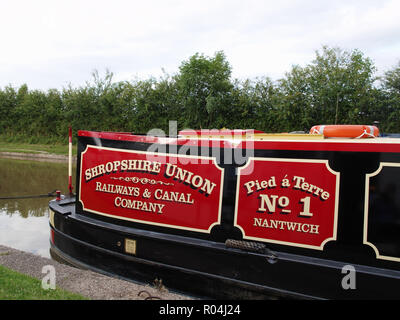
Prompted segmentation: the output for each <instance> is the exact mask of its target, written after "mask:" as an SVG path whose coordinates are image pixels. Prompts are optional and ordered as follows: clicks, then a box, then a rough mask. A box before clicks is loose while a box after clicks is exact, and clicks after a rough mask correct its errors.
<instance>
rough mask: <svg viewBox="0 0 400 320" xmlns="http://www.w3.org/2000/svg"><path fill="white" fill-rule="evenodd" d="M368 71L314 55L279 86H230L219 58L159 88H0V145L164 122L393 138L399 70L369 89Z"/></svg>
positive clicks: (196, 60) (200, 60) (361, 60)
mask: <svg viewBox="0 0 400 320" xmlns="http://www.w3.org/2000/svg"><path fill="white" fill-rule="evenodd" d="M375 71H376V68H375V67H374V66H373V64H372V62H371V60H370V59H369V58H365V57H364V56H363V54H362V53H361V52H360V51H359V50H354V51H352V52H346V51H343V50H341V49H338V48H328V47H326V46H325V47H323V48H322V51H321V52H318V51H317V52H316V58H315V60H313V61H312V62H311V63H310V64H308V65H306V66H305V67H301V66H293V67H292V69H291V71H290V72H288V73H286V74H285V77H284V78H282V79H280V80H278V81H276V82H273V81H272V80H271V79H270V78H268V77H261V78H257V79H254V80H249V79H245V80H238V79H232V78H231V66H230V64H229V63H228V62H227V60H226V57H225V55H224V53H223V52H217V53H216V54H215V55H214V56H213V57H207V56H204V55H201V54H198V53H196V54H195V55H194V56H192V57H190V58H189V59H188V60H186V61H184V62H183V63H182V64H181V66H180V68H179V71H178V73H177V74H175V75H166V74H165V75H164V76H163V77H161V78H160V79H154V78H150V79H147V80H134V81H131V82H113V81H112V78H113V74H112V73H111V72H109V71H107V72H106V74H105V76H104V78H101V77H100V76H99V74H98V73H97V72H94V73H93V74H92V77H93V78H92V81H91V82H88V83H86V85H85V86H83V87H78V88H73V87H72V86H68V87H67V88H63V89H62V90H61V91H59V90H56V89H50V90H48V91H47V92H43V91H39V90H29V88H28V86H27V85H22V86H21V87H20V88H13V87H12V86H7V87H5V88H3V89H0V135H1V136H2V139H8V140H12V141H21V142H31V143H39V142H40V143H57V142H61V143H65V139H66V135H67V132H68V127H69V126H72V128H73V130H74V132H76V131H77V130H80V129H83V130H98V131H100V130H104V131H128V132H135V133H146V132H148V131H149V130H150V129H153V128H160V129H162V130H164V132H168V129H169V127H168V124H169V122H168V121H169V120H175V121H177V123H178V130H179V129H183V128H193V129H198V128H222V127H227V128H243V129H245V128H253V129H258V130H263V131H266V132H280V131H292V130H308V129H309V128H310V127H311V126H312V125H315V124H328V123H335V122H337V123H365V124H369V123H372V122H373V121H379V122H380V127H381V129H382V130H383V131H385V132H400V121H399V115H400V93H399V90H398V83H399V81H400V80H399V76H400V72H399V67H398V66H397V67H396V68H394V69H393V70H392V71H387V72H386V73H385V75H384V77H383V78H382V79H380V80H382V81H381V83H382V85H381V86H380V87H377V86H375V85H374V83H375V81H376V80H377V78H376V77H375V75H374V74H375Z"/></svg>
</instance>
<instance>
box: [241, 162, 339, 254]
mask: <svg viewBox="0 0 400 320" xmlns="http://www.w3.org/2000/svg"><path fill="white" fill-rule="evenodd" d="M339 177H340V174H339V173H337V172H334V171H332V170H331V169H330V168H329V165H328V161H327V160H306V159H304V160H302V159H275V158H256V159H255V158H252V159H250V160H249V162H248V164H247V165H246V166H245V167H244V168H241V169H239V176H238V185H237V193H236V199H237V200H236V201H237V202H236V213H235V225H236V226H237V227H239V228H240V229H241V230H242V233H243V234H244V238H246V239H251V240H257V241H266V242H273V243H280V244H287V245H292V246H300V247H306V248H312V249H320V250H322V249H323V246H324V244H325V243H326V242H327V241H330V240H335V239H336V226H337V208H338V207H337V206H338V197H339Z"/></svg>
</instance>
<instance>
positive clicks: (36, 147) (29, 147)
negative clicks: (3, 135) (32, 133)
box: [0, 139, 77, 155]
mask: <svg viewBox="0 0 400 320" xmlns="http://www.w3.org/2000/svg"><path fill="white" fill-rule="evenodd" d="M0 152H21V153H43V152H47V153H51V154H58V155H68V145H62V144H30V143H23V142H7V141H4V140H2V139H0ZM76 153H77V147H76V145H74V146H72V154H73V155H76Z"/></svg>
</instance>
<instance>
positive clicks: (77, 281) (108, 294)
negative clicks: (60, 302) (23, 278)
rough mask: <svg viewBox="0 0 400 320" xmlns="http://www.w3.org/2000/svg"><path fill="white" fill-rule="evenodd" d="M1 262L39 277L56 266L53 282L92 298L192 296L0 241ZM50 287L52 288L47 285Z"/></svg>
mask: <svg viewBox="0 0 400 320" xmlns="http://www.w3.org/2000/svg"><path fill="white" fill-rule="evenodd" d="M0 265H3V266H5V267H7V268H9V269H12V270H15V271H17V272H19V273H23V274H27V275H29V276H31V277H34V278H37V279H39V280H42V279H43V278H44V276H45V275H46V273H42V270H43V267H44V266H47V265H51V266H53V267H54V268H55V275H56V286H58V287H59V288H62V289H64V290H67V291H70V292H74V293H78V294H81V295H83V296H85V297H88V298H90V299H93V300H145V299H148V300H149V299H161V300H191V299H192V298H191V297H188V296H185V295H180V294H176V293H172V292H169V291H168V290H167V288H164V287H161V288H155V287H151V286H149V285H141V284H137V283H133V282H130V281H125V280H121V279H117V278H113V277H108V276H105V275H103V274H100V273H96V272H93V271H89V270H82V269H77V268H74V267H71V266H68V265H65V264H62V263H58V262H56V261H54V260H52V259H48V258H44V257H41V256H38V255H34V254H32V253H28V252H23V251H20V250H17V249H14V248H10V247H6V246H3V245H0ZM49 290H51V289H49Z"/></svg>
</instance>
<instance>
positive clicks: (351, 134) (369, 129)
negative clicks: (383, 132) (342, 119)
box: [310, 124, 379, 139]
mask: <svg viewBox="0 0 400 320" xmlns="http://www.w3.org/2000/svg"><path fill="white" fill-rule="evenodd" d="M310 134H323V135H324V137H327V138H356V139H357V138H358V139H359V138H374V137H377V136H378V135H379V129H378V128H377V127H376V126H367V125H356V124H340V125H318V126H313V127H312V128H311V129H310Z"/></svg>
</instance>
